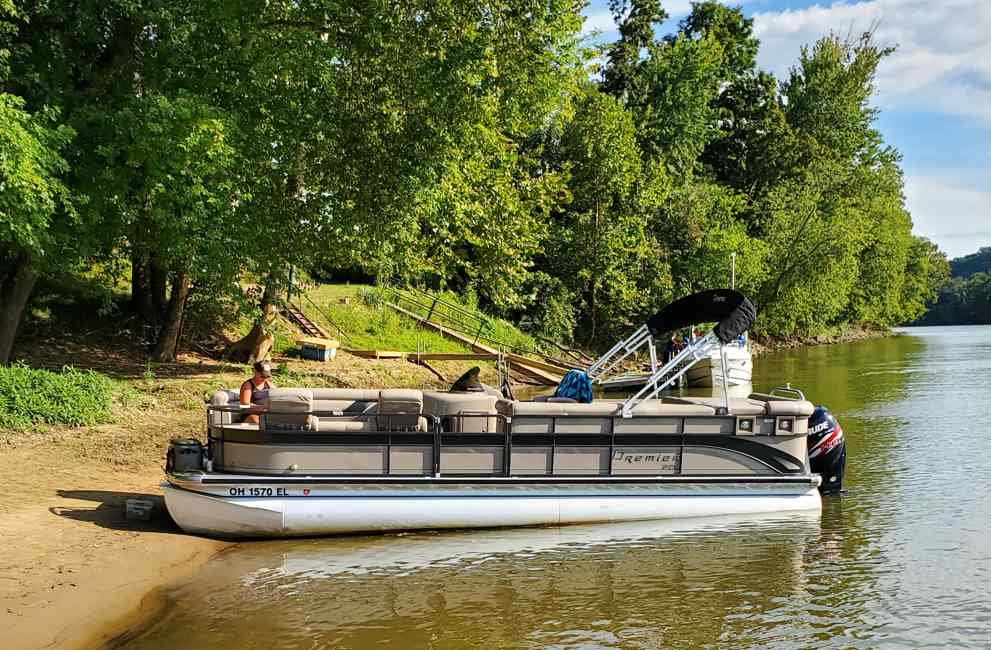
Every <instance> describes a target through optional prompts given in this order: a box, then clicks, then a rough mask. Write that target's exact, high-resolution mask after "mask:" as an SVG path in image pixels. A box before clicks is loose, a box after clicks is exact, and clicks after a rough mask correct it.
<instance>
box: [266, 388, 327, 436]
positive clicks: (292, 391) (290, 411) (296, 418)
mask: <svg viewBox="0 0 991 650" xmlns="http://www.w3.org/2000/svg"><path fill="white" fill-rule="evenodd" d="M265 409H266V411H267V412H266V413H262V414H261V423H260V427H261V428H262V429H268V430H279V429H285V430H290V431H292V430H295V431H316V430H317V418H316V416H314V415H312V414H311V413H310V412H311V411H312V410H313V392H312V391H311V390H309V389H307V388H273V389H271V390H270V391H268V396H267V397H266V398H265Z"/></svg>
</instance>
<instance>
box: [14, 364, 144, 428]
mask: <svg viewBox="0 0 991 650" xmlns="http://www.w3.org/2000/svg"><path fill="white" fill-rule="evenodd" d="M130 392H133V391H132V390H131V389H129V388H128V387H126V386H125V385H124V384H122V383H120V382H117V381H115V380H113V379H111V378H110V377H107V376H106V375H103V374H100V373H98V372H93V371H92V370H76V369H75V368H71V367H66V368H63V369H62V370H61V371H60V372H53V371H51V370H39V369H35V368H29V367H28V366H26V365H24V364H14V365H11V366H0V428H4V429H28V428H31V427H34V426H38V425H46V424H47V425H66V426H73V427H78V426H87V425H93V424H100V423H103V422H109V421H110V420H111V419H112V416H111V407H112V406H113V404H114V401H115V399H117V398H126V396H127V394H129V393H130Z"/></svg>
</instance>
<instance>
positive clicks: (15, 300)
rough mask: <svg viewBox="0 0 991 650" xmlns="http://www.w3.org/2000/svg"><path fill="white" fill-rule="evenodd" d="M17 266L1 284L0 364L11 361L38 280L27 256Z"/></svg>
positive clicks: (24, 255) (21, 258) (19, 260)
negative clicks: (15, 339) (18, 329)
mask: <svg viewBox="0 0 991 650" xmlns="http://www.w3.org/2000/svg"><path fill="white" fill-rule="evenodd" d="M15 264H16V265H15V267H14V271H13V273H11V275H10V276H9V277H8V278H7V279H6V280H5V281H4V282H3V283H2V284H0V363H7V362H9V361H10V353H11V351H12V350H13V349H14V337H16V336H17V328H18V326H20V324H21V317H22V316H23V315H24V307H25V306H26V305H27V302H28V298H30V297H31V291H33V290H34V284H35V282H37V280H38V272H37V270H35V268H34V266H33V265H32V264H31V258H30V257H29V256H28V255H27V254H22V255H20V256H19V257H18V259H17V262H16V263H15Z"/></svg>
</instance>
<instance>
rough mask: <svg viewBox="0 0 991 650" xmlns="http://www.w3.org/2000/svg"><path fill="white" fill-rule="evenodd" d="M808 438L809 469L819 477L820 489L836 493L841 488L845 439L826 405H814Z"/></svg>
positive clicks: (828, 492) (841, 429)
mask: <svg viewBox="0 0 991 650" xmlns="http://www.w3.org/2000/svg"><path fill="white" fill-rule="evenodd" d="M808 439H809V462H810V463H811V465H812V471H813V472H814V473H816V474H818V475H819V476H821V477H822V485H820V486H819V491H820V492H822V493H823V494H839V493H840V491H841V490H842V489H843V468H844V466H845V465H846V441H845V440H844V439H843V427H841V426H840V423H839V422H837V421H836V417H835V416H833V414H832V413H830V412H829V410H828V409H826V407H825V406H817V407H816V409H815V411H813V413H812V417H810V418H809V438H808Z"/></svg>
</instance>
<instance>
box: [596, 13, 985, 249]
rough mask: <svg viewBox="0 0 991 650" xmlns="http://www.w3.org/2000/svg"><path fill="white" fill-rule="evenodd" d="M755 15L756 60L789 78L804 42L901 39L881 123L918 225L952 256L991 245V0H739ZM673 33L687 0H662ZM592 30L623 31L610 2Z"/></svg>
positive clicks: (882, 97) (888, 68) (603, 36)
mask: <svg viewBox="0 0 991 650" xmlns="http://www.w3.org/2000/svg"><path fill="white" fill-rule="evenodd" d="M726 4H728V5H731V6H740V7H742V8H743V11H744V13H745V14H747V15H748V16H750V17H752V18H753V19H754V31H755V34H756V36H757V37H758V38H759V39H760V41H761V48H760V54H759V56H758V63H759V65H760V66H761V67H762V68H763V69H765V70H768V71H770V72H773V73H774V74H775V75H777V76H778V78H779V79H781V78H784V77H785V76H786V75H787V73H788V70H789V68H790V67H791V66H793V65H794V64H795V63H796V62H797V61H798V56H799V52H800V50H801V47H802V45H804V44H807V43H812V42H814V41H815V40H817V39H818V38H819V37H821V36H823V35H826V34H829V33H830V32H836V33H840V34H843V35H846V34H850V33H853V34H858V33H860V32H863V31H866V30H867V29H870V28H872V27H873V28H875V29H876V38H877V40H878V42H879V43H881V44H883V45H893V46H897V49H896V51H895V53H894V54H892V55H891V56H890V57H888V59H887V60H885V61H884V62H883V63H882V64H881V67H880V69H879V71H878V80H877V96H876V106H877V107H878V108H880V109H881V114H880V117H879V119H878V121H877V127H878V129H879V130H880V131H881V133H882V134H883V135H884V138H885V140H886V141H887V142H888V143H889V144H891V145H893V146H894V147H895V148H896V149H898V151H899V152H900V153H901V155H902V168H903V169H904V170H905V196H906V202H907V206H908V209H909V211H910V212H911V213H912V220H913V223H914V230H915V233H916V234H918V235H923V236H925V237H928V238H930V239H932V240H933V241H935V242H936V243H937V244H938V245H939V247H940V248H941V249H942V250H943V251H945V252H946V253H947V255H948V256H949V257H950V258H953V257H958V256H961V255H966V254H968V253H973V252H975V251H977V249H978V248H980V247H981V246H991V37H989V34H991V0H860V1H856V0H842V1H832V0H819V1H815V0H735V1H729V2H726ZM662 5H663V6H664V8H665V9H666V10H667V12H668V13H669V14H671V18H670V19H669V21H668V23H667V24H665V25H664V28H663V29H662V31H665V32H667V31H672V30H673V29H674V28H675V27H676V24H677V22H678V21H679V20H680V19H681V18H682V17H683V16H684V15H685V14H687V13H688V12H689V11H690V9H691V2H690V1H689V0H662ZM584 15H585V17H586V20H585V31H586V32H589V33H591V32H593V31H595V30H597V31H598V32H599V36H598V37H596V38H597V40H601V41H604V42H609V41H612V40H615V38H616V37H617V35H618V34H617V32H616V25H615V24H614V23H613V20H612V17H611V15H610V14H609V9H608V2H607V0H591V4H590V5H589V6H588V7H586V8H585V10H584Z"/></svg>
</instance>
